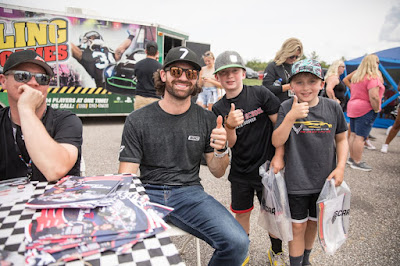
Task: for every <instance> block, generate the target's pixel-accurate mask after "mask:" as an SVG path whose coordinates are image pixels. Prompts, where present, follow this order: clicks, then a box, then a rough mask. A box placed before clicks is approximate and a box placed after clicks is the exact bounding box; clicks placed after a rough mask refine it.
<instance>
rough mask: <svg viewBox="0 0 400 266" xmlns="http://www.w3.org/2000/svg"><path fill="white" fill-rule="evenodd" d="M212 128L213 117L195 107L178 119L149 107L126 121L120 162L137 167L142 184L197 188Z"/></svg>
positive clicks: (214, 122) (193, 104) (195, 105)
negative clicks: (135, 164) (137, 165)
mask: <svg viewBox="0 0 400 266" xmlns="http://www.w3.org/2000/svg"><path fill="white" fill-rule="evenodd" d="M215 126H216V117H215V115H214V114H213V113H212V112H210V111H208V110H204V109H203V108H202V107H200V106H198V105H197V104H195V103H192V104H191V106H190V108H189V110H188V111H186V112H185V113H183V114H180V115H171V114H168V113H166V112H164V111H163V110H162V109H161V107H160V105H159V104H158V102H154V103H151V104H149V105H147V106H144V107H142V108H140V109H137V110H135V111H134V112H132V113H131V114H130V115H129V116H128V117H127V119H126V121H125V126H124V130H123V133H122V141H121V152H120V155H119V160H120V161H121V162H131V163H138V164H140V179H141V181H142V183H148V184H155V185H184V186H189V185H200V177H199V170H200V161H201V158H202V155H203V153H210V152H212V151H213V150H214V149H213V148H212V147H211V146H210V135H211V131H212V130H213V129H214V128H215Z"/></svg>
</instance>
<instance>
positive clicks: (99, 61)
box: [79, 47, 115, 87]
mask: <svg viewBox="0 0 400 266" xmlns="http://www.w3.org/2000/svg"><path fill="white" fill-rule="evenodd" d="M79 63H81V64H82V66H83V67H84V68H85V69H86V71H87V72H88V74H89V75H90V76H91V77H92V78H93V79H94V81H95V82H96V86H97V87H104V77H103V71H104V69H105V68H106V67H107V66H108V65H109V64H110V63H115V58H114V53H113V52H112V51H110V50H109V49H108V48H107V47H102V48H101V49H99V50H95V51H92V50H90V49H89V48H86V49H84V50H83V51H82V59H81V60H80V61H79Z"/></svg>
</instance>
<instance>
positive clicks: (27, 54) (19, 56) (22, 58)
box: [3, 50, 54, 76]
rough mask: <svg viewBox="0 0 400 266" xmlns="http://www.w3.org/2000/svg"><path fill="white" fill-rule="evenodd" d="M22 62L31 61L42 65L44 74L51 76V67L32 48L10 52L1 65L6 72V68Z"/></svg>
mask: <svg viewBox="0 0 400 266" xmlns="http://www.w3.org/2000/svg"><path fill="white" fill-rule="evenodd" d="M22 63H33V64H36V65H38V66H40V67H42V68H43V69H44V70H45V71H46V74H47V75H49V76H53V75H54V72H53V70H52V69H51V67H50V66H49V65H48V64H47V63H46V62H45V61H44V59H43V58H41V57H40V56H39V55H38V54H37V53H35V52H34V51H32V50H24V51H19V52H14V53H12V54H11V55H10V56H9V57H8V59H7V61H6V63H5V64H4V67H3V73H6V72H7V71H8V70H10V69H12V68H14V67H16V66H18V65H20V64H22Z"/></svg>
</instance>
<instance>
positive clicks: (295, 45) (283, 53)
mask: <svg viewBox="0 0 400 266" xmlns="http://www.w3.org/2000/svg"><path fill="white" fill-rule="evenodd" d="M297 51H299V52H300V54H299V58H301V57H302V56H303V44H302V43H301V41H300V40H299V39H297V38H289V39H287V40H286V41H284V42H283V44H282V47H281V49H280V50H279V51H278V52H277V53H276V55H275V58H274V62H275V63H276V65H277V66H279V65H282V64H283V63H285V61H286V59H288V58H289V57H291V56H293V55H295V54H296V52H297Z"/></svg>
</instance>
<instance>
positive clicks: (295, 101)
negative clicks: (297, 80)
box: [292, 95, 299, 106]
mask: <svg viewBox="0 0 400 266" xmlns="http://www.w3.org/2000/svg"><path fill="white" fill-rule="evenodd" d="M298 103H299V99H297V96H296V95H294V96H293V105H296V104H298ZM293 105H292V106H293Z"/></svg>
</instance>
